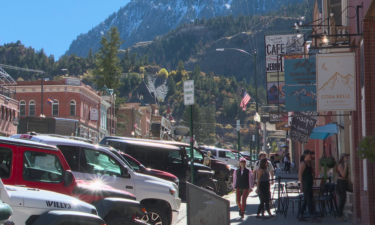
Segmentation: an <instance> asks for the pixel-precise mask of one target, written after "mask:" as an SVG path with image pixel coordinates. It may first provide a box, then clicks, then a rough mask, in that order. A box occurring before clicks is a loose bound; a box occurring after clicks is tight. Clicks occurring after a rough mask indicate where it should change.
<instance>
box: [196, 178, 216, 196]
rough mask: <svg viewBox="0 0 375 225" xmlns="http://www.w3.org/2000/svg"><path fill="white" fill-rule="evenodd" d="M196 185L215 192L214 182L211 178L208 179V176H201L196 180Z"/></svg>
mask: <svg viewBox="0 0 375 225" xmlns="http://www.w3.org/2000/svg"><path fill="white" fill-rule="evenodd" d="M196 185H197V186H198V187H202V188H204V189H208V190H210V191H212V192H214V193H216V185H215V183H214V182H213V180H211V179H209V178H201V179H199V180H198V181H197V183H196Z"/></svg>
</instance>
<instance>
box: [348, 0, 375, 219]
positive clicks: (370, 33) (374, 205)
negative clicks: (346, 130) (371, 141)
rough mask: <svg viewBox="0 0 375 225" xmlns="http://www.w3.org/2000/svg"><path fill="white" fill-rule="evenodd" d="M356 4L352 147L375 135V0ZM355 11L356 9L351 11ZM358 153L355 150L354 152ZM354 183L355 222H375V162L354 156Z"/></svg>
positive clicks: (352, 1)
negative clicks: (355, 72) (354, 109)
mask: <svg viewBox="0 0 375 225" xmlns="http://www.w3.org/2000/svg"><path fill="white" fill-rule="evenodd" d="M349 5H351V6H354V7H356V9H357V11H358V14H357V15H358V21H357V20H350V23H349V33H350V34H354V33H360V34H362V35H361V36H355V37H353V38H352V39H351V44H352V45H354V46H358V48H355V49H353V51H355V54H356V69H357V74H356V75H357V76H356V84H357V111H353V113H352V120H353V121H352V127H351V128H352V129H351V133H352V135H353V141H352V146H353V149H354V150H355V149H357V147H358V143H359V141H360V140H361V138H362V137H364V136H372V135H375V118H374V114H375V105H374V102H375V99H374V96H375V20H374V18H375V1H374V0H361V1H359V0H350V1H349ZM352 11H354V10H352ZM353 153H355V151H354V152H353ZM351 160H352V164H353V168H352V173H353V174H355V176H353V182H354V183H355V185H354V193H353V194H354V207H353V210H354V220H353V222H354V223H355V224H366V225H367V224H375V213H374V209H375V191H374V189H375V165H374V164H373V163H369V162H368V160H367V159H365V160H361V159H359V158H358V157H357V156H356V155H355V154H352V155H351Z"/></svg>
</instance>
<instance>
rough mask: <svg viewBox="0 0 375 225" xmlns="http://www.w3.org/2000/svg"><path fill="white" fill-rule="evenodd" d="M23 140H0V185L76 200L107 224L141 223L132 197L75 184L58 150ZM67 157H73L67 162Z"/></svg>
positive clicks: (139, 208)
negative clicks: (96, 212)
mask: <svg viewBox="0 0 375 225" xmlns="http://www.w3.org/2000/svg"><path fill="white" fill-rule="evenodd" d="M19 136H20V135H19ZM24 137H25V138H27V140H24V139H14V138H3V137H0V177H1V178H2V181H3V182H4V184H8V185H24V186H26V187H28V188H37V189H44V190H48V191H54V192H57V193H60V194H65V195H69V196H72V197H74V198H76V199H80V200H82V201H84V202H87V203H90V204H92V205H94V206H95V207H96V210H97V211H98V213H99V216H100V217H101V218H103V219H104V220H105V222H106V224H107V225H111V224H116V223H117V222H116V221H119V220H121V221H125V222H127V223H128V224H140V223H143V222H141V220H140V219H141V218H143V217H145V215H146V214H145V212H146V210H145V207H144V206H143V205H142V204H140V203H139V202H137V201H136V197H135V196H134V194H132V193H129V192H126V191H121V190H116V189H113V188H108V187H106V186H103V185H101V184H100V183H99V182H98V183H95V185H93V184H88V183H87V182H86V181H84V180H83V179H81V181H78V182H77V181H76V179H75V177H74V176H73V173H72V172H71V167H69V165H68V163H67V162H66V160H65V158H64V156H63V154H62V153H61V151H60V150H59V149H58V148H56V147H55V146H51V145H46V144H41V143H37V142H34V141H30V140H29V139H31V138H32V136H30V135H27V136H24ZM58 139H60V140H65V139H61V138H58ZM68 141H69V140H68ZM71 158H74V155H70V156H69V158H68V159H71Z"/></svg>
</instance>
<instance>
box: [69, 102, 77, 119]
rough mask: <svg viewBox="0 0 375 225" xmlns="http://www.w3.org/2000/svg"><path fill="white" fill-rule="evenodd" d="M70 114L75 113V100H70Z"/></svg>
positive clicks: (73, 114)
mask: <svg viewBox="0 0 375 225" xmlns="http://www.w3.org/2000/svg"><path fill="white" fill-rule="evenodd" d="M70 115H71V116H75V115H76V101H74V100H72V101H70Z"/></svg>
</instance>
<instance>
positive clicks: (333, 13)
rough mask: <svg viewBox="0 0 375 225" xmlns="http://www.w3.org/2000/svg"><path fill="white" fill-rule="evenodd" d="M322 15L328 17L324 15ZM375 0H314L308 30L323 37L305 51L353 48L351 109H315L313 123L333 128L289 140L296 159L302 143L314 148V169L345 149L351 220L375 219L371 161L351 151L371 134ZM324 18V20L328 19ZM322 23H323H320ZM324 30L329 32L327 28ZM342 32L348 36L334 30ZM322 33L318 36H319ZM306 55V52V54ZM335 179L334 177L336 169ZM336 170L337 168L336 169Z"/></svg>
mask: <svg viewBox="0 0 375 225" xmlns="http://www.w3.org/2000/svg"><path fill="white" fill-rule="evenodd" d="M327 18H329V19H328V20H327ZM374 18H375V1H374V0H361V1H360V0H341V1H340V0H327V1H325V0H317V1H316V2H315V6H314V14H313V21H315V22H314V32H313V34H315V35H316V34H318V35H319V34H333V35H337V36H332V35H331V36H330V35H327V36H328V37H327V39H326V40H324V39H322V38H315V39H314V38H313V41H312V45H311V46H313V47H314V48H315V49H314V48H313V51H312V49H311V48H310V53H323V54H331V53H351V52H354V53H355V63H356V72H355V73H356V74H355V75H356V76H355V79H356V80H355V83H356V110H355V111H334V112H329V111H324V112H319V113H320V115H321V116H320V118H319V120H318V122H317V124H316V126H324V125H326V124H328V123H335V124H337V125H338V134H337V135H333V136H331V137H329V138H327V139H326V140H324V141H323V140H311V139H310V140H309V141H308V143H307V144H306V145H304V146H302V145H301V144H299V143H295V142H294V143H293V144H292V146H293V151H294V154H295V158H296V159H295V160H296V161H299V159H298V158H297V157H299V156H300V155H301V153H302V151H303V149H311V150H315V151H316V158H317V159H316V161H315V167H316V169H315V175H316V176H317V175H318V174H319V169H318V168H319V165H318V163H319V160H318V159H319V158H320V157H321V156H323V154H325V155H326V156H333V157H335V159H336V161H338V156H339V154H340V153H349V154H350V162H349V165H350V167H349V168H350V171H349V178H350V179H351V180H352V181H353V183H354V185H353V187H354V191H353V193H349V192H347V201H346V206H345V210H344V213H345V214H346V215H347V216H348V218H349V219H350V220H351V221H352V222H353V223H354V224H363V225H370V224H375V213H374V208H375V201H374V200H375V192H374V191H373V190H374V188H375V165H374V164H373V163H369V162H368V160H367V159H364V160H362V159H360V158H359V157H358V156H357V155H356V151H357V148H358V144H359V141H360V140H361V139H362V137H364V136H370V135H375V126H374V125H375V118H374V117H373V115H374V113H375V105H374V102H375V101H374V99H373V96H375V88H374V87H375V62H374V60H375V57H374V56H375V20H374ZM328 21H330V22H329V24H328ZM319 25H323V26H319ZM328 30H329V33H328ZM342 33H346V34H349V35H348V36H340V35H338V34H342ZM322 37H323V36H322ZM310 57H311V56H310ZM332 172H333V173H334V176H333V178H334V180H335V171H332ZM336 175H337V174H336Z"/></svg>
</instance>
